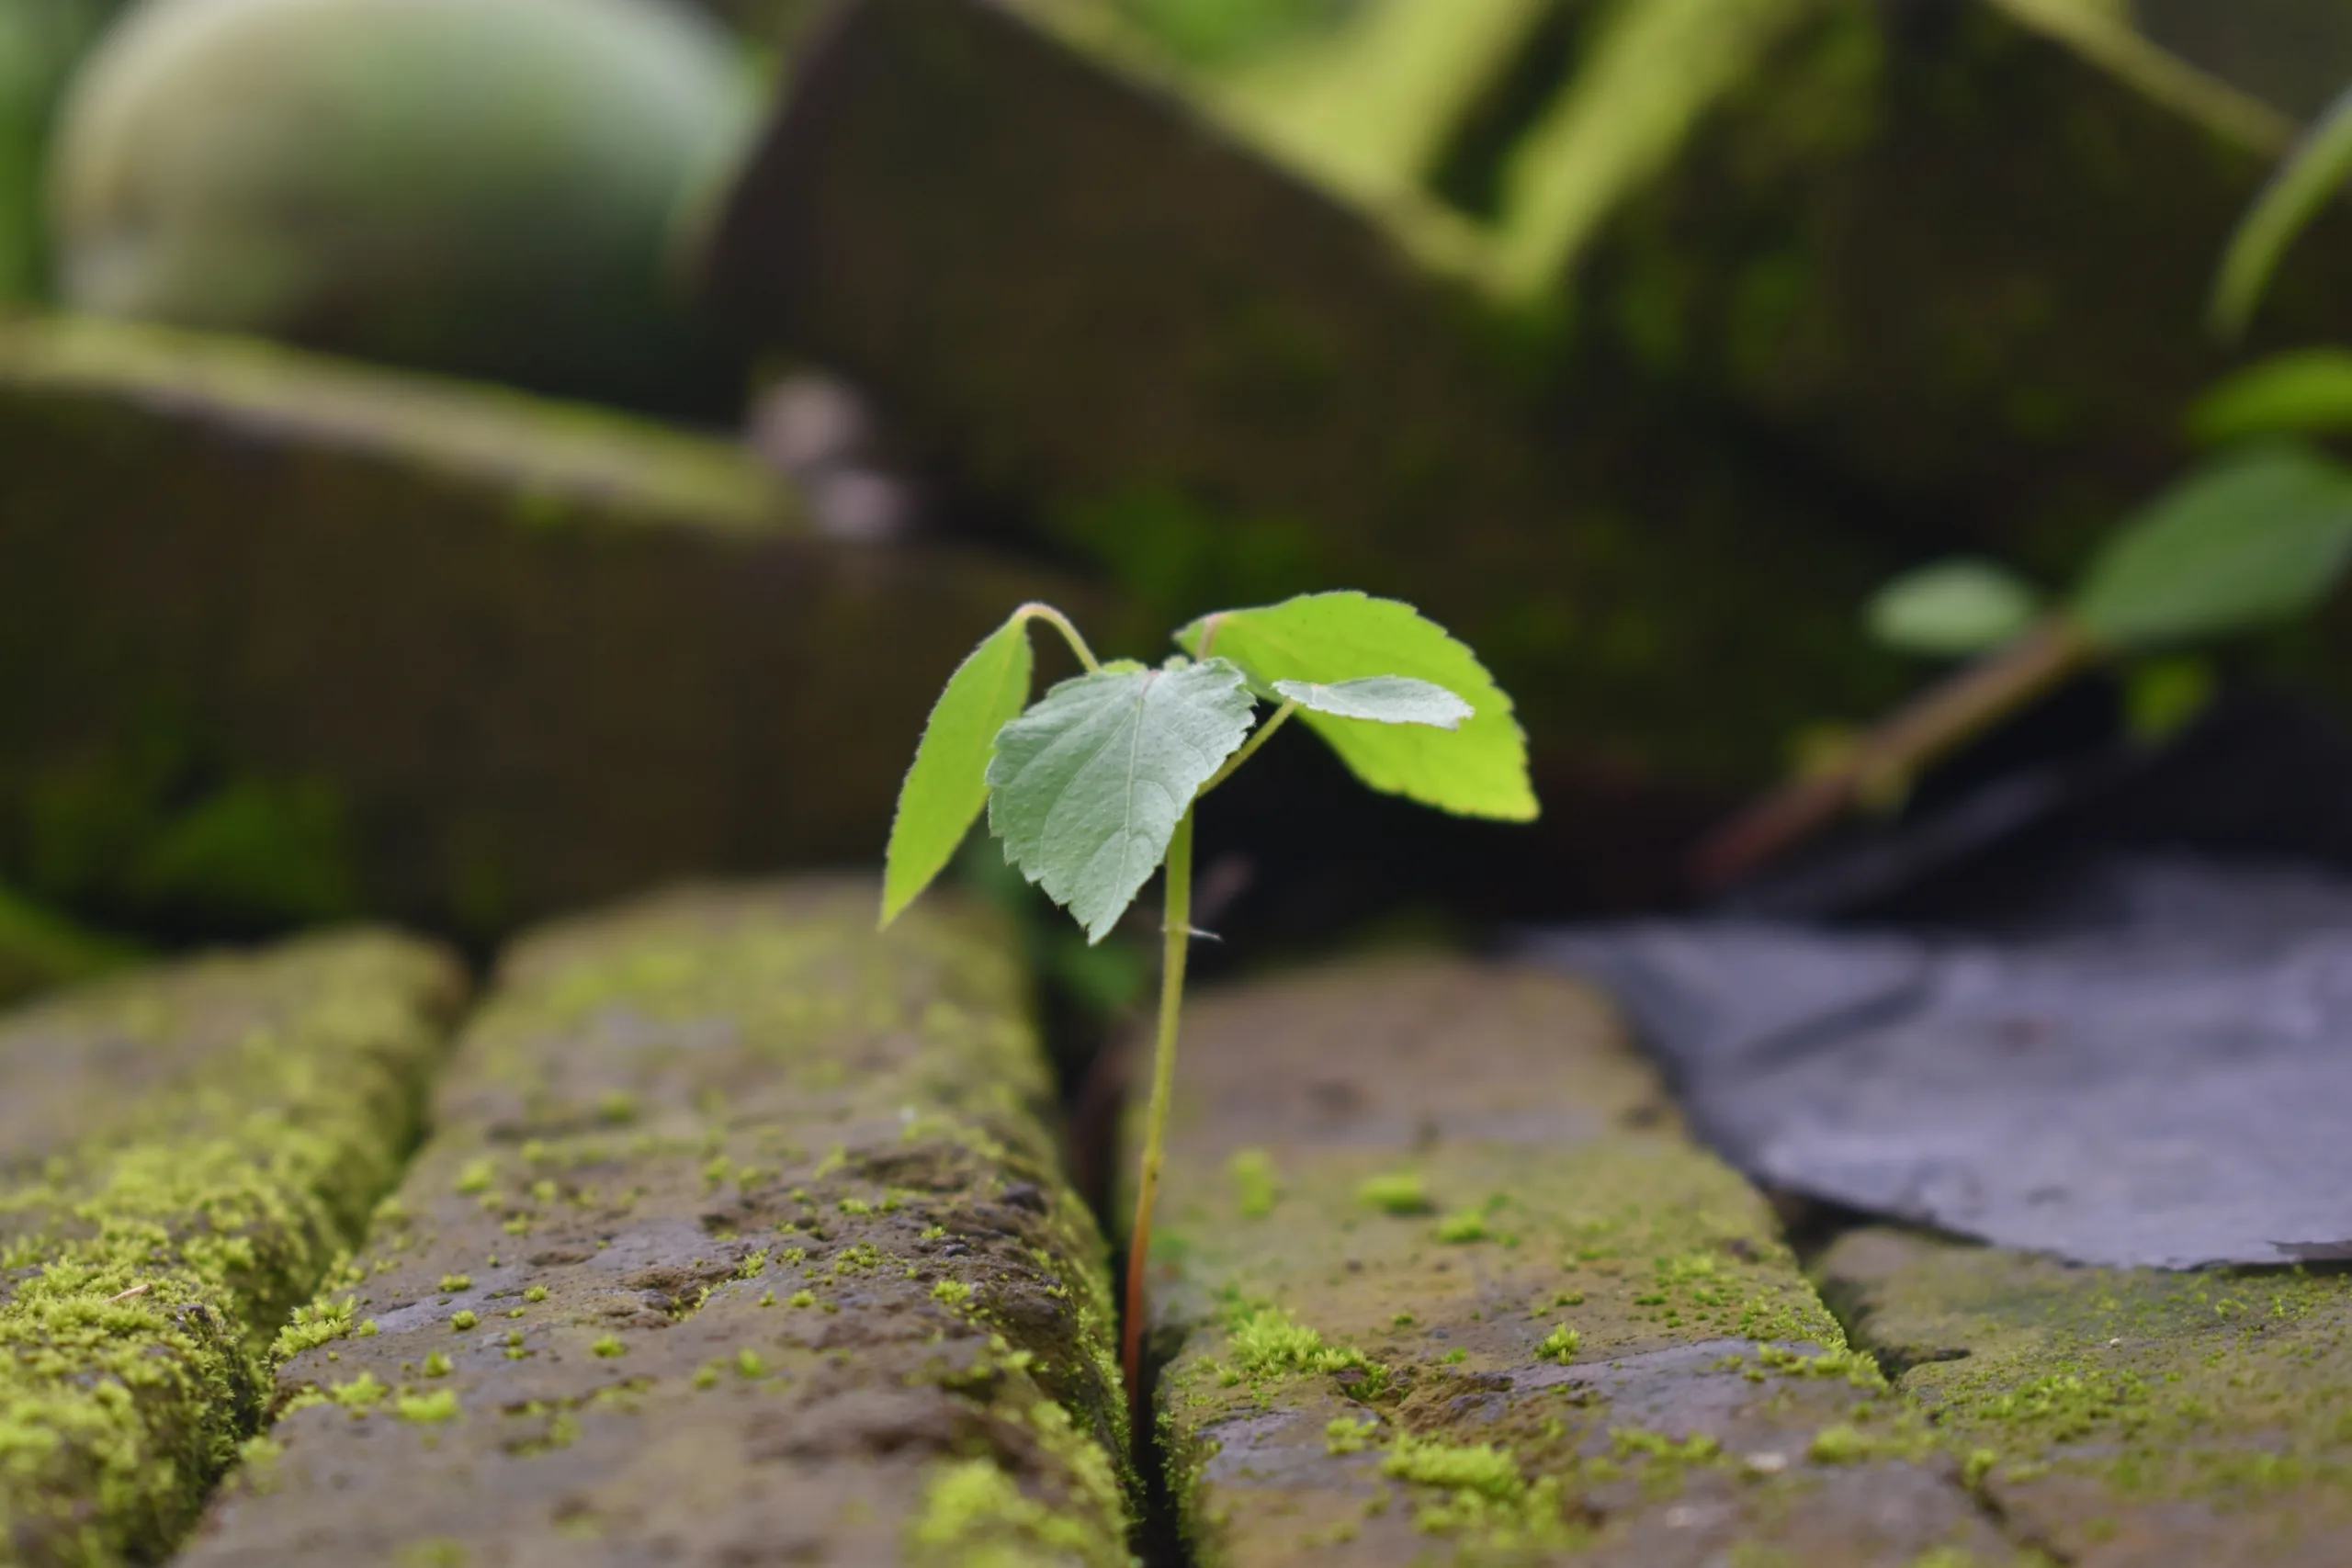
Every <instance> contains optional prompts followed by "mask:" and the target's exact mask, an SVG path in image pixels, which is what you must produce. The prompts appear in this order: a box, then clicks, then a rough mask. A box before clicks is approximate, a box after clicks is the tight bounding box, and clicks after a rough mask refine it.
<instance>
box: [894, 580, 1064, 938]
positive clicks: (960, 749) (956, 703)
mask: <svg viewBox="0 0 2352 1568" xmlns="http://www.w3.org/2000/svg"><path fill="white" fill-rule="evenodd" d="M1030 671H1031V654H1030V651H1029V626H1028V623H1027V621H1026V620H1025V619H1023V617H1022V616H1019V615H1015V616H1014V617H1013V618H1012V619H1011V620H1009V621H1007V622H1005V623H1004V625H1002V626H999V627H997V629H996V630H995V631H993V632H991V633H989V636H988V638H987V640H985V641H983V642H982V643H981V644H980V646H979V647H978V648H976V649H972V651H971V653H970V654H969V655H967V657H966V659H965V660H964V662H963V663H961V664H959V665H957V666H956V673H955V674H953V675H951V676H949V677H948V678H947V685H946V689H945V690H944V691H942V692H941V693H940V694H939V701H937V702H936V703H934V704H933V705H932V709H931V717H930V718H929V719H928V720H926V721H925V722H924V724H923V727H922V741H921V742H920V743H919V744H917V746H916V747H915V761H914V765H913V766H912V767H910V768H909V769H908V770H907V782H906V783H905V784H901V785H899V814H898V816H897V817H896V818H894V819H893V820H892V821H891V823H890V848H889V850H888V852H887V853H886V854H885V855H884V857H883V864H882V923H883V924H884V925H886V926H887V925H888V924H889V923H890V922H891V921H892V920H895V919H898V918H899V911H901V910H902V909H904V908H906V907H907V906H908V905H909V904H911V903H913V902H914V901H915V897H916V896H917V895H918V894H920V893H922V890H923V889H924V888H926V887H928V886H931V883H932V879H933V877H935V876H937V875H938V874H940V872H941V871H942V870H943V869H944V867H945V866H946V864H947V863H948V861H949V860H951V859H953V858H954V856H955V853H956V845H958V844H960V843H962V842H963V841H964V835H965V834H966V833H967V832H968V831H970V830H971V827H972V819H973V818H976V817H978V815H979V814H980V807H983V806H985V805H986V804H988V798H989V784H988V773H989V750H990V749H991V748H992V747H993V746H994V745H995V744H996V734H997V731H998V730H1000V729H1001V728H1004V725H1005V722H1006V721H1007V720H1009V719H1011V718H1012V717H1013V716H1015V715H1016V714H1018V713H1020V711H1021V707H1022V705H1023V704H1024V703H1026V702H1027V701H1028V700H1029V677H1030Z"/></svg>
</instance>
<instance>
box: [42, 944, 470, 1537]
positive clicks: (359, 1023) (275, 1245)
mask: <svg viewBox="0 0 2352 1568" xmlns="http://www.w3.org/2000/svg"><path fill="white" fill-rule="evenodd" d="M455 990H456V987H455V982H454V979H453V977H452V976H451V974H450V972H449V971H448V970H447V967H446V966H445V965H444V964H442V963H441V961H439V960H438V959H436V958H435V957H434V956H432V955H431V954H429V953H425V952H424V951H422V950H420V949H418V948H415V947H413V946H410V945H407V944H404V943H401V942H392V941H390V940H386V939H382V938H375V937H361V938H350V939H343V940H339V941H332V942H307V943H300V944H297V945H295V946H293V947H290V948H288V949H286V950H284V951H282V952H281V953H277V954H274V955H271V956H267V957H264V958H258V959H254V960H245V961H226V960H224V961H217V962H213V963H209V964H195V965H189V966H186V967H183V968H181V969H178V970H175V971H168V972H164V973H162V974H158V975H156V976H139V977H132V978H129V979H125V980H122V981H119V982H115V983H113V984H111V985H109V986H107V987H102V988H100V989H98V990H96V991H91V992H87V993H84V994H81V995H79V996H75V997H72V998H65V999H62V1000H60V1001H58V1002H56V1003H54V1004H52V1005H51V1008H49V1009H47V1010H42V1011H40V1012H38V1013H36V1014H33V1015H31V1016H30V1017H29V1018H28V1019H27V1020H26V1021H24V1023H23V1024H20V1025H19V1026H18V1029H17V1032H16V1033H15V1034H14V1035H13V1036H11V1035H8V1034H0V1066H13V1064H10V1063H9V1061H8V1058H10V1057H11V1056H12V1055H13V1056H15V1057H17V1058H19V1059H21V1058H22V1057H23V1055H24V1054H25V1051H26V1050H27V1049H28V1048H29V1049H33V1050H39V1051H42V1052H53V1051H56V1050H57V1049H59V1044H60V1042H61V1040H63V1041H73V1040H76V1039H98V1038H103V1039H107V1040H123V1039H128V1040H130V1041H135V1042H139V1043H141V1046H142V1047H143V1048H145V1049H148V1050H150V1051H152V1052H153V1053H154V1054H155V1055H158V1056H166V1055H168V1053H169V1052H170V1051H172V1050H173V1049H174V1048H175V1032H180V1034H179V1036H178V1038H185V1037H186V1035H187V1033H190V1032H193V1033H198V1034H200V1033H202V1032H205V1031H208V1030H209V1031H213V1032H220V1031H222V1030H224V1029H225V1030H227V1031H230V1032H229V1033H228V1036H227V1039H226V1040H225V1042H223V1043H220V1044H218V1045H217V1046H216V1047H215V1048H214V1049H212V1050H210V1051H209V1052H207V1053H205V1054H204V1055H202V1057H201V1059H200V1066H197V1067H196V1068H195V1070H194V1071H192V1072H187V1073H186V1074H185V1076H184V1077H178V1078H177V1079H176V1080H175V1079H174V1078H173V1077H171V1076H170V1075H168V1074H167V1075H165V1076H164V1081H162V1082H160V1083H153V1082H151V1083H147V1084H141V1083H140V1082H138V1074H137V1069H136V1068H135V1067H134V1068H133V1070H132V1073H131V1075H130V1078H129V1079H128V1080H127V1083H126V1084H125V1085H117V1084H114V1083H111V1082H110V1083H109V1085H108V1089H109V1090H110V1091H112V1090H115V1089H119V1088H124V1087H127V1088H128V1089H130V1100H129V1102H128V1104H126V1105H121V1106H119V1107H117V1108H116V1110H115V1113H114V1114H112V1115H110V1116H108V1117H107V1118H106V1120H107V1122H110V1123H111V1124H110V1125H108V1126H107V1129H106V1132H105V1133H104V1134H102V1135H99V1136H96V1137H94V1138H93V1139H91V1140H90V1141H88V1142H86V1143H84V1144H82V1145H68V1146H67V1147H65V1148H63V1149H62V1150H60V1152H59V1153H58V1154H56V1155H55V1156H53V1157H51V1159H50V1160H48V1161H47V1162H46V1164H45V1165H44V1166H43V1167H42V1168H41V1170H40V1176H39V1177H38V1179H32V1180H29V1181H27V1180H24V1179H21V1178H19V1179H17V1181H16V1183H15V1184H14V1185H9V1186H5V1187H0V1240H5V1242H6V1269H5V1271H0V1517H5V1518H6V1519H7V1520H8V1521H9V1527H10V1530H11V1533H12V1539H13V1540H14V1541H15V1542H16V1544H17V1550H19V1551H25V1552H28V1553H29V1554H30V1555H31V1556H32V1557H34V1558H35V1559H36V1560H39V1559H43V1558H48V1557H60V1556H64V1555H71V1556H72V1557H73V1558H74V1560H76V1561H80V1560H84V1559H85V1558H86V1559H88V1560H92V1561H99V1562H104V1561H113V1560H117V1559H120V1558H123V1557H127V1556H137V1557H154V1556H159V1555H161V1554H162V1553H163V1552H164V1551H166V1550H167V1549H168V1547H169V1545H170V1543H171V1541H172V1540H173V1539H174V1538H175V1536H176V1534H177V1533H178V1531H179V1530H180V1529H183V1528H184V1527H185V1526H186V1525H187V1523H188V1522H189V1520H190V1519H192V1517H194V1513H195V1510H196V1507H197V1505H198V1502H199V1501H200V1499H201V1498H202V1496H203V1495H204V1493H205V1491H206V1490H207V1489H208V1488H209V1486H210V1484H211V1483H212V1482H213V1481H214V1479H215V1478H216V1477H217V1476H218V1475H219V1474H220V1472H221V1471H222V1470H223V1469H224V1468H225V1467H226V1466H227V1465H228V1464H229V1463H230V1462H231V1461H232V1459H233V1458H234V1456H235V1453H236V1450H237V1447H238V1445H239V1444H240V1443H241V1442H242V1441H243V1439H245V1438H248V1437H249V1436H251V1435H252V1434H253V1432H254V1427H255V1426H256V1424H257V1422H258V1419H259V1416H260V1415H261V1411H262V1407H263V1404H264V1403H265V1398H266V1393H265V1391H266V1388H267V1385H268V1379H267V1372H268V1366H269V1359H270V1356H271V1353H272V1350H273V1348H274V1346H275V1344H276V1343H277V1338H278V1325H279V1324H280V1323H281V1322H284V1321H285V1320H286V1319H287V1317H288V1314H291V1313H294V1312H295V1310H296V1308H297V1306H298V1304H299V1303H302V1302H303V1300H304V1298H305V1297H307V1296H309V1295H311V1292H313V1290H314V1289H316V1288H317V1286H318V1285H319V1283H320V1281H321V1280H322V1278H325V1277H328V1276H329V1275H330V1273H331V1271H332V1270H333V1269H334V1268H335V1266H336V1264H337V1262H338V1260H339V1255H340V1254H342V1253H343V1252H344V1250H345V1248H347V1247H350V1246H351V1245H352V1243H353V1242H354V1241H356V1239H357V1232H358V1228H359V1225H360V1223H361V1222H362V1220H363V1219H364V1218H365V1217H366V1215H367V1214H368V1211H369V1210H370V1209H371V1208H372V1207H373V1205H374V1204H375V1202H376V1200H377V1199H378V1198H379V1196H380V1195H381V1194H382V1192H383V1191H384V1190H387V1189H388V1188H389V1187H390V1184H391V1181H392V1179H393V1178H394V1176H395V1175H396V1174H397V1171H398V1168H399V1162H400V1160H401V1157H402V1156H404V1154H405V1153H406V1150H407V1148H408V1146H409V1145H410V1143H411V1141H412V1140H413V1135H414V1131H415V1128H416V1124H417V1120H418V1116H419V1113H420V1111H421V1102H422V1096H423V1089H424V1081H425V1078H426V1076H427V1074H428V1072H429V1070H430V1068H431V1067H432V1066H433V1065H434V1063H435V1061H436V1060H437V1058H438V1056H439V1054H440V1049H441V1043H442V1042H441V1034H440V1030H439V1022H440V1019H441V1016H442V1014H443V1013H444V1011H445V1010H446V1009H447V1007H448V1006H449V1005H450V1004H451V1002H452V1001H453V1000H454V997H455ZM27 1025H29V1032H28V1031H27V1028H26V1026H27ZM19 1042H22V1043H19ZM175 1066H184V1065H183V1064H175ZM34 1081H36V1082H37V1081H38V1080H37V1078H36V1079H35V1080H34ZM142 1091H143V1092H142ZM350 1326H351V1311H350V1305H349V1303H348V1302H344V1303H313V1304H312V1306H311V1308H310V1309H309V1310H308V1312H307V1313H305V1314H303V1315H302V1316H301V1317H300V1320H299V1321H298V1322H297V1323H296V1324H295V1325H293V1326H292V1328H291V1329H290V1330H289V1332H292V1333H294V1334H295V1335H296V1337H298V1338H300V1339H302V1340H303V1341H305V1342H307V1343H313V1344H316V1343H323V1342H325V1340H327V1339H330V1338H333V1337H338V1336H340V1335H343V1334H346V1333H348V1332H349V1331H350ZM68 1541H71V1542H73V1543H74V1544H73V1546H72V1547H71V1550H70V1552H69V1551H68V1549H67V1546H66V1543H67V1542H68Z"/></svg>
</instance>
